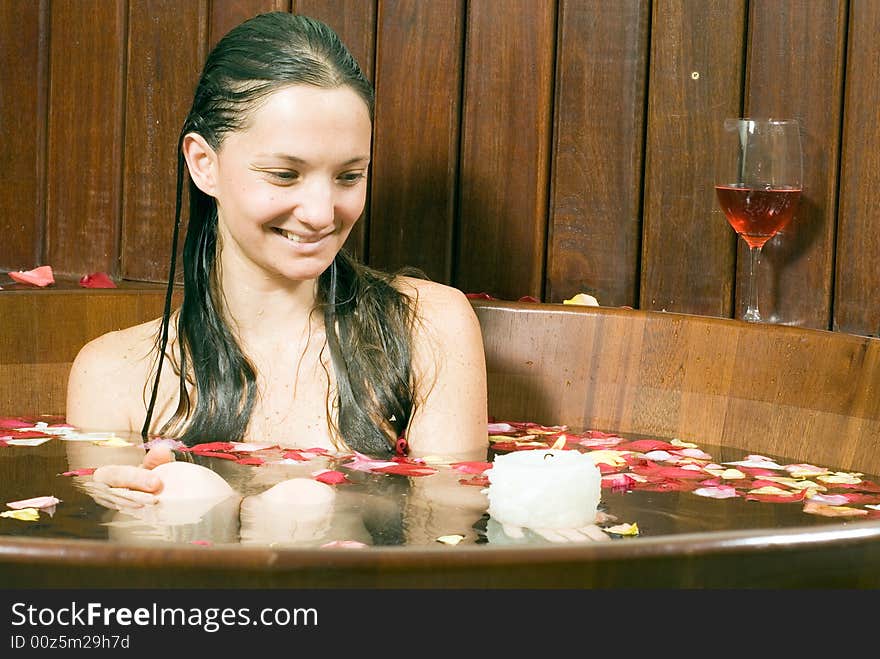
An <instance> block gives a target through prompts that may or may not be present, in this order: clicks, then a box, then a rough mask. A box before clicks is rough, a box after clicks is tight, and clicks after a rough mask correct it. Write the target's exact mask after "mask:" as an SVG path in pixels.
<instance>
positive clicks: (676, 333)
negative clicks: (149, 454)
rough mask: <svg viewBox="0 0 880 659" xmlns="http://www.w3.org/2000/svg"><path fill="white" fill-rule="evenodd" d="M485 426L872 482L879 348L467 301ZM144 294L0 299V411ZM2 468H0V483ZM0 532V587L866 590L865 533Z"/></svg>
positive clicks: (53, 377) (49, 378) (871, 533)
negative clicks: (270, 537) (547, 428)
mask: <svg viewBox="0 0 880 659" xmlns="http://www.w3.org/2000/svg"><path fill="white" fill-rule="evenodd" d="M473 304H474V307H475V309H476V311H477V314H478V316H479V319H480V322H481V325H482V328H483V332H484V337H485V345H486V358H487V366H488V371H489V401H490V403H489V412H490V414H491V415H492V416H494V417H496V418H498V419H502V420H524V421H537V422H542V423H551V424H560V423H565V424H569V425H571V426H573V427H579V428H592V429H598V430H614V431H619V432H625V433H636V434H645V435H651V436H661V437H667V438H673V437H678V438H680V439H684V440H692V441H695V442H697V443H711V444H716V445H722V446H730V447H737V448H745V449H749V450H750V451H751V452H754V453H766V454H770V455H778V456H785V457H787V458H791V459H793V460H795V461H800V462H807V463H812V464H816V465H827V466H833V467H836V468H840V469H845V470H853V471H861V472H864V473H868V474H880V340H878V339H871V338H866V337H858V336H853V335H847V334H841V333H832V332H823V331H816V330H805V329H798V328H792V327H784V326H775V325H749V324H746V323H742V322H739V321H733V320H725V319H714V318H705V317H697V316H687V315H680V314H668V313H657V312H642V311H633V310H626V309H605V308H587V307H574V306H562V305H534V304H525V303H502V302H488V301H474V303H473ZM162 305H163V293H162V291H161V290H159V289H154V290H144V289H140V288H133V289H116V290H100V291H98V290H83V289H78V290H60V289H55V290H53V289H50V290H38V291H33V290H7V291H3V292H0V319H2V320H0V413H3V414H28V413H50V412H57V413H63V411H64V397H65V388H66V379H67V369H68V368H69V366H70V363H71V361H72V360H73V358H74V356H75V354H76V351H77V349H78V348H79V347H80V346H81V345H82V344H83V343H85V342H86V341H87V340H88V339H90V338H92V337H94V336H97V335H98V334H101V333H103V332H105V331H108V330H111V329H116V328H120V327H124V326H127V325H131V324H134V323H136V322H140V321H143V320H146V319H149V318H152V317H156V316H158V315H159V314H160V313H161V309H162ZM2 477H3V474H2V473H0V478H2ZM205 551H206V550H205V548H204V547H193V546H171V547H144V546H127V545H125V544H121V543H109V542H99V541H84V540H83V541H79V540H61V539H59V540H37V539H25V538H18V537H15V538H13V537H5V536H0V584H4V585H5V586H7V587H16V586H20V587H49V586H53V587H114V586H118V587H126V588H134V587H144V588H151V587H162V588H169V587H260V588H270V587H284V588H290V587H349V588H368V587H369V588H400V587H404V588H405V587H435V588H461V587H465V588H508V587H539V588H549V587H567V588H586V587H600V588H627V587H633V588H652V587H664V588H700V587H737V588H746V587H756V588H785V587H860V588H874V587H878V586H880V521H866V522H846V523H844V522H841V523H834V524H828V525H822V526H818V527H816V526H811V527H803V528H799V527H798V528H787V529H782V530H780V529H776V528H766V529H755V530H749V531H736V532H733V531H731V532H713V533H693V534H681V535H675V536H665V537H662V538H650V537H644V538H638V539H633V540H632V541H627V542H606V543H595V544H579V545H570V546H569V545H565V546H563V545H558V546H557V545H552V546H544V545H542V546H531V547H523V546H509V547H503V546H502V547H498V548H492V547H487V546H466V547H455V548H450V547H447V546H440V545H438V547H437V548H424V547H418V548H416V547H387V548H382V547H372V548H369V549H364V550H357V551H326V550H323V551H322V550H315V549H274V548H256V549H255V548H245V547H241V548H238V547H234V548H220V547H216V548H211V549H209V550H208V551H210V552H211V556H210V560H206V559H205Z"/></svg>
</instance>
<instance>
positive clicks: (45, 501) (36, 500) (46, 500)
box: [6, 497, 61, 510]
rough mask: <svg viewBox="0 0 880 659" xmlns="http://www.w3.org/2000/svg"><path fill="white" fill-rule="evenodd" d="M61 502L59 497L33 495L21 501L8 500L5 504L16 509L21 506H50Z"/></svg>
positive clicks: (19, 508)
mask: <svg viewBox="0 0 880 659" xmlns="http://www.w3.org/2000/svg"><path fill="white" fill-rule="evenodd" d="M59 503H61V499H58V498H57V497H33V498H32V499H22V500H21V501H9V502H8V503H7V504H6V505H7V506H9V507H10V508H15V509H16V510H21V509H22V508H51V507H53V506H56V505H58V504H59Z"/></svg>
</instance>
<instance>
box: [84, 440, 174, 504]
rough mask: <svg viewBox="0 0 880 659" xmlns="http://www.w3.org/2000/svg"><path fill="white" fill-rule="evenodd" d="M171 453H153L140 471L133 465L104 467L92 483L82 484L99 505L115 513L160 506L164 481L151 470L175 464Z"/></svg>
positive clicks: (165, 450)
mask: <svg viewBox="0 0 880 659" xmlns="http://www.w3.org/2000/svg"><path fill="white" fill-rule="evenodd" d="M173 460H174V454H173V453H172V452H171V449H169V448H167V447H165V446H159V447H156V448H154V449H150V450H149V451H148V452H147V454H146V455H145V456H144V459H143V461H142V462H141V466H140V467H135V466H133V465H104V466H102V467H98V468H97V469H96V470H95V473H94V474H92V480H91V481H87V482H86V483H83V486H84V487H85V488H86V491H87V492H88V493H89V495H91V497H92V498H93V499H94V500H95V501H96V502H97V503H99V504H100V505H102V506H104V507H106V508H113V509H115V510H125V509H130V508H142V507H143V506H150V505H154V504H156V503H157V502H158V500H159V499H158V494H159V493H160V492H161V491H162V487H163V483H162V479H161V478H159V476H158V475H157V474H154V473H153V472H152V471H151V469H153V468H154V467H157V466H159V465H160V464H165V463H166V462H172V461H173Z"/></svg>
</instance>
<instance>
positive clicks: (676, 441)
mask: <svg viewBox="0 0 880 659" xmlns="http://www.w3.org/2000/svg"><path fill="white" fill-rule="evenodd" d="M669 443H670V444H672V445H673V446H678V447H679V448H697V445H696V444H692V443H691V442H683V441H682V440H680V439H678V438H676V439H673V440H672V441H670V442H669Z"/></svg>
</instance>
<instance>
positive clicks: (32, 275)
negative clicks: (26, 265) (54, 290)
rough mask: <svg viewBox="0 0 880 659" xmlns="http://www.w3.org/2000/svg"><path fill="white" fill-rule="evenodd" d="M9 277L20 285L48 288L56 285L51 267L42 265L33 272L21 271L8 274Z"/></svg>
mask: <svg viewBox="0 0 880 659" xmlns="http://www.w3.org/2000/svg"><path fill="white" fill-rule="evenodd" d="M8 274H9V276H10V277H11V278H12V279H13V280H15V281H17V282H18V283H20V284H33V285H34V286H48V285H49V284H54V283H55V276H54V275H53V274H52V266H51V265H41V266H40V267H39V268H34V269H33V270H24V271H23V270H19V271H17V272H10V273H8Z"/></svg>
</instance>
